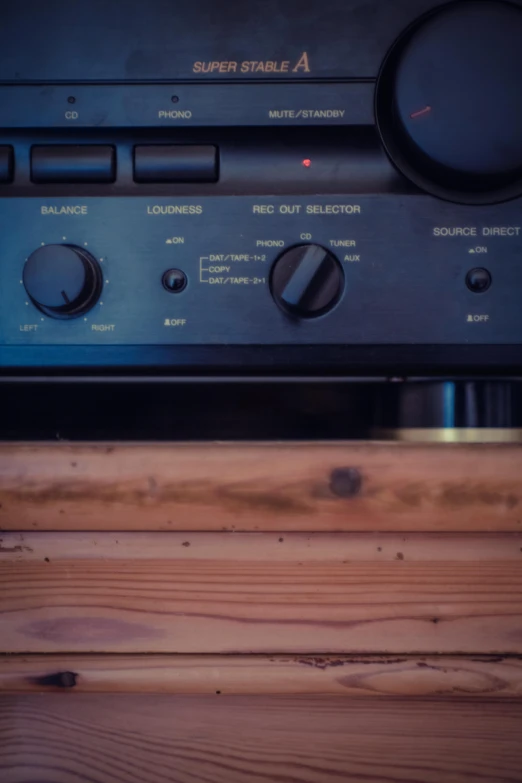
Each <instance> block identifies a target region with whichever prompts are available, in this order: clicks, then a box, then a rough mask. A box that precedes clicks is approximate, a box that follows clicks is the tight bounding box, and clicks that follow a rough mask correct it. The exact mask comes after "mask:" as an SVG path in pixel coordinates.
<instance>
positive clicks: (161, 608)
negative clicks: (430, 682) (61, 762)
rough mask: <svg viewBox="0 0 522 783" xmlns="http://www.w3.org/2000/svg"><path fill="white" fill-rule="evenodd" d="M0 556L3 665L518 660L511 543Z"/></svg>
mask: <svg viewBox="0 0 522 783" xmlns="http://www.w3.org/2000/svg"><path fill="white" fill-rule="evenodd" d="M399 539H400V540H399ZM399 545H400V547H401V548H400V549H399V548H398V547H399ZM2 547H3V550H4V551H3V552H1V553H0V621H1V633H0V636H1V638H2V647H3V650H4V652H16V653H49V652H54V653H60V652H62V653H63V652H77V653H88V652H113V653H118V652H120V653H186V654H191V653H209V654H210V653H229V654H234V653H235V654H244V653H245V654H246V653H268V654H270V653H280V654H313V655H315V654H321V653H332V654H349V653H355V654H366V653H375V654H395V653H398V654H402V653H420V654H430V653H446V654H466V653H470V654H477V653H478V654H481V653H482V654H490V653H491V654H520V653H522V622H521V618H522V544H521V538H520V536H519V535H513V534H506V535H504V536H501V535H498V536H494V535H491V536H486V535H478V536H473V535H471V534H470V535H468V536H465V537H461V536H457V537H455V536H453V535H448V534H438V535H430V536H425V535H411V536H402V537H397V536H394V535H391V534H388V535H386V534H379V535H373V534H366V535H363V534H360V535H353V534H328V535H327V534H323V535H318V536H306V535H304V534H284V535H278V536H275V535H274V534H270V533H266V534H234V535H227V536H223V535H219V534H205V533H199V534H197V533H192V534H190V535H186V534H177V533H171V534H163V535H162V536H160V534H156V535H154V536H148V537H147V536H143V535H141V534H132V533H129V534H118V536H117V537H116V536H115V535H114V534H111V533H98V534H92V535H91V536H84V535H79V536H78V538H76V536H75V535H69V536H63V538H60V536H59V535H58V534H57V535H55V536H51V535H50V534H37V533H33V534H23V538H22V537H21V536H20V535H19V534H16V533H4V534H3V536H2ZM53 547H54V548H53ZM149 547H150V549H149ZM138 552H141V554H138ZM149 555H150V556H149Z"/></svg>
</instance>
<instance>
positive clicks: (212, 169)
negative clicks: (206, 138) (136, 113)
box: [134, 144, 218, 182]
mask: <svg viewBox="0 0 522 783" xmlns="http://www.w3.org/2000/svg"><path fill="white" fill-rule="evenodd" d="M217 178H218V164H217V148H216V147H213V146H211V145H198V146H196V145H188V144H187V145H183V144H170V145H150V146H140V147H135V148H134V179H135V180H136V182H216V181H217Z"/></svg>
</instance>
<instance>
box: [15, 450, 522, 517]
mask: <svg viewBox="0 0 522 783" xmlns="http://www.w3.org/2000/svg"><path fill="white" fill-rule="evenodd" d="M492 465H494V469H492ZM354 471H357V474H358V475H359V476H360V482H359V481H358V480H353V477H354V475H357V474H354ZM0 529H4V530H31V529H37V530H82V529H83V530H147V531H151V530H186V531H189V530H190V531H194V530H204V531H218V530H244V531H256V530H264V531H280V530H283V531H291V530H293V531H317V530H322V531H364V530H383V531H384V530H385V531H400V532H403V531H475V532H478V531H520V530H522V447H521V446H517V445H510V446H493V445H475V446H472V445H468V446H458V445H449V446H448V445H429V446H419V445H405V444H294V445H292V444H284V445H283V444H279V445H278V444H265V445H248V444H220V445H218V444H213V445H212V444H202V445H183V444H176V445H167V444H161V445H147V444H142V445H118V446H107V445H91V446H89V445H74V446H73V445H63V444H50V445H14V444H4V445H2V446H0Z"/></svg>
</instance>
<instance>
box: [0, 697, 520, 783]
mask: <svg viewBox="0 0 522 783" xmlns="http://www.w3.org/2000/svg"><path fill="white" fill-rule="evenodd" d="M521 733H522V704H521V703H518V702H509V701H506V700H504V701H503V702H495V701H490V702H487V701H486V702H484V703H483V704H482V705H481V707H480V709H477V703H476V702H475V701H464V700H463V701H446V702H445V701H440V700H439V701H437V700H430V701H421V700H420V701H419V700H413V701H407V700H396V699H390V700H371V699H360V700H345V699H335V698H331V699H328V698H322V697H315V698H314V697H305V698H299V697H249V696H230V697H228V696H223V695H221V696H213V697H204V696H203V697H198V696H195V697H187V696H185V697H184V696H162V695H156V696H132V695H121V694H117V695H111V696H102V695H79V696H77V697H75V698H64V697H63V696H61V695H56V694H51V695H49V696H47V697H46V698H45V699H42V698H41V697H39V696H29V695H20V696H8V697H4V698H2V700H1V701H0V738H1V739H0V742H2V748H1V753H0V779H1V780H2V783H27V781H29V780H31V781H35V780H38V781H44V780H45V781H52V783H71V781H73V780H75V781H76V780H78V781H79V780H88V781H89V783H143V781H147V783H167V781H169V782H171V781H176V783H210V782H212V783H267V781H270V783H289V781H292V783H339V781H348V780H349V781H357V782H358V783H359V782H362V781H364V783H384V781H385V782H386V783H420V781H422V783H441V781H444V782H445V783H446V781H451V783H469V782H470V781H474V782H475V781H480V783H516V781H520V780H522V772H521V769H522V743H521V742H520V736H521Z"/></svg>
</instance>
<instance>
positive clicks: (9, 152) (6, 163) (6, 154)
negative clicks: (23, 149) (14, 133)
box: [0, 147, 14, 182]
mask: <svg viewBox="0 0 522 783" xmlns="http://www.w3.org/2000/svg"><path fill="white" fill-rule="evenodd" d="M13 164H14V155H13V148H12V147H0V182H12V181H13V169H14V165H13Z"/></svg>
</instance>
